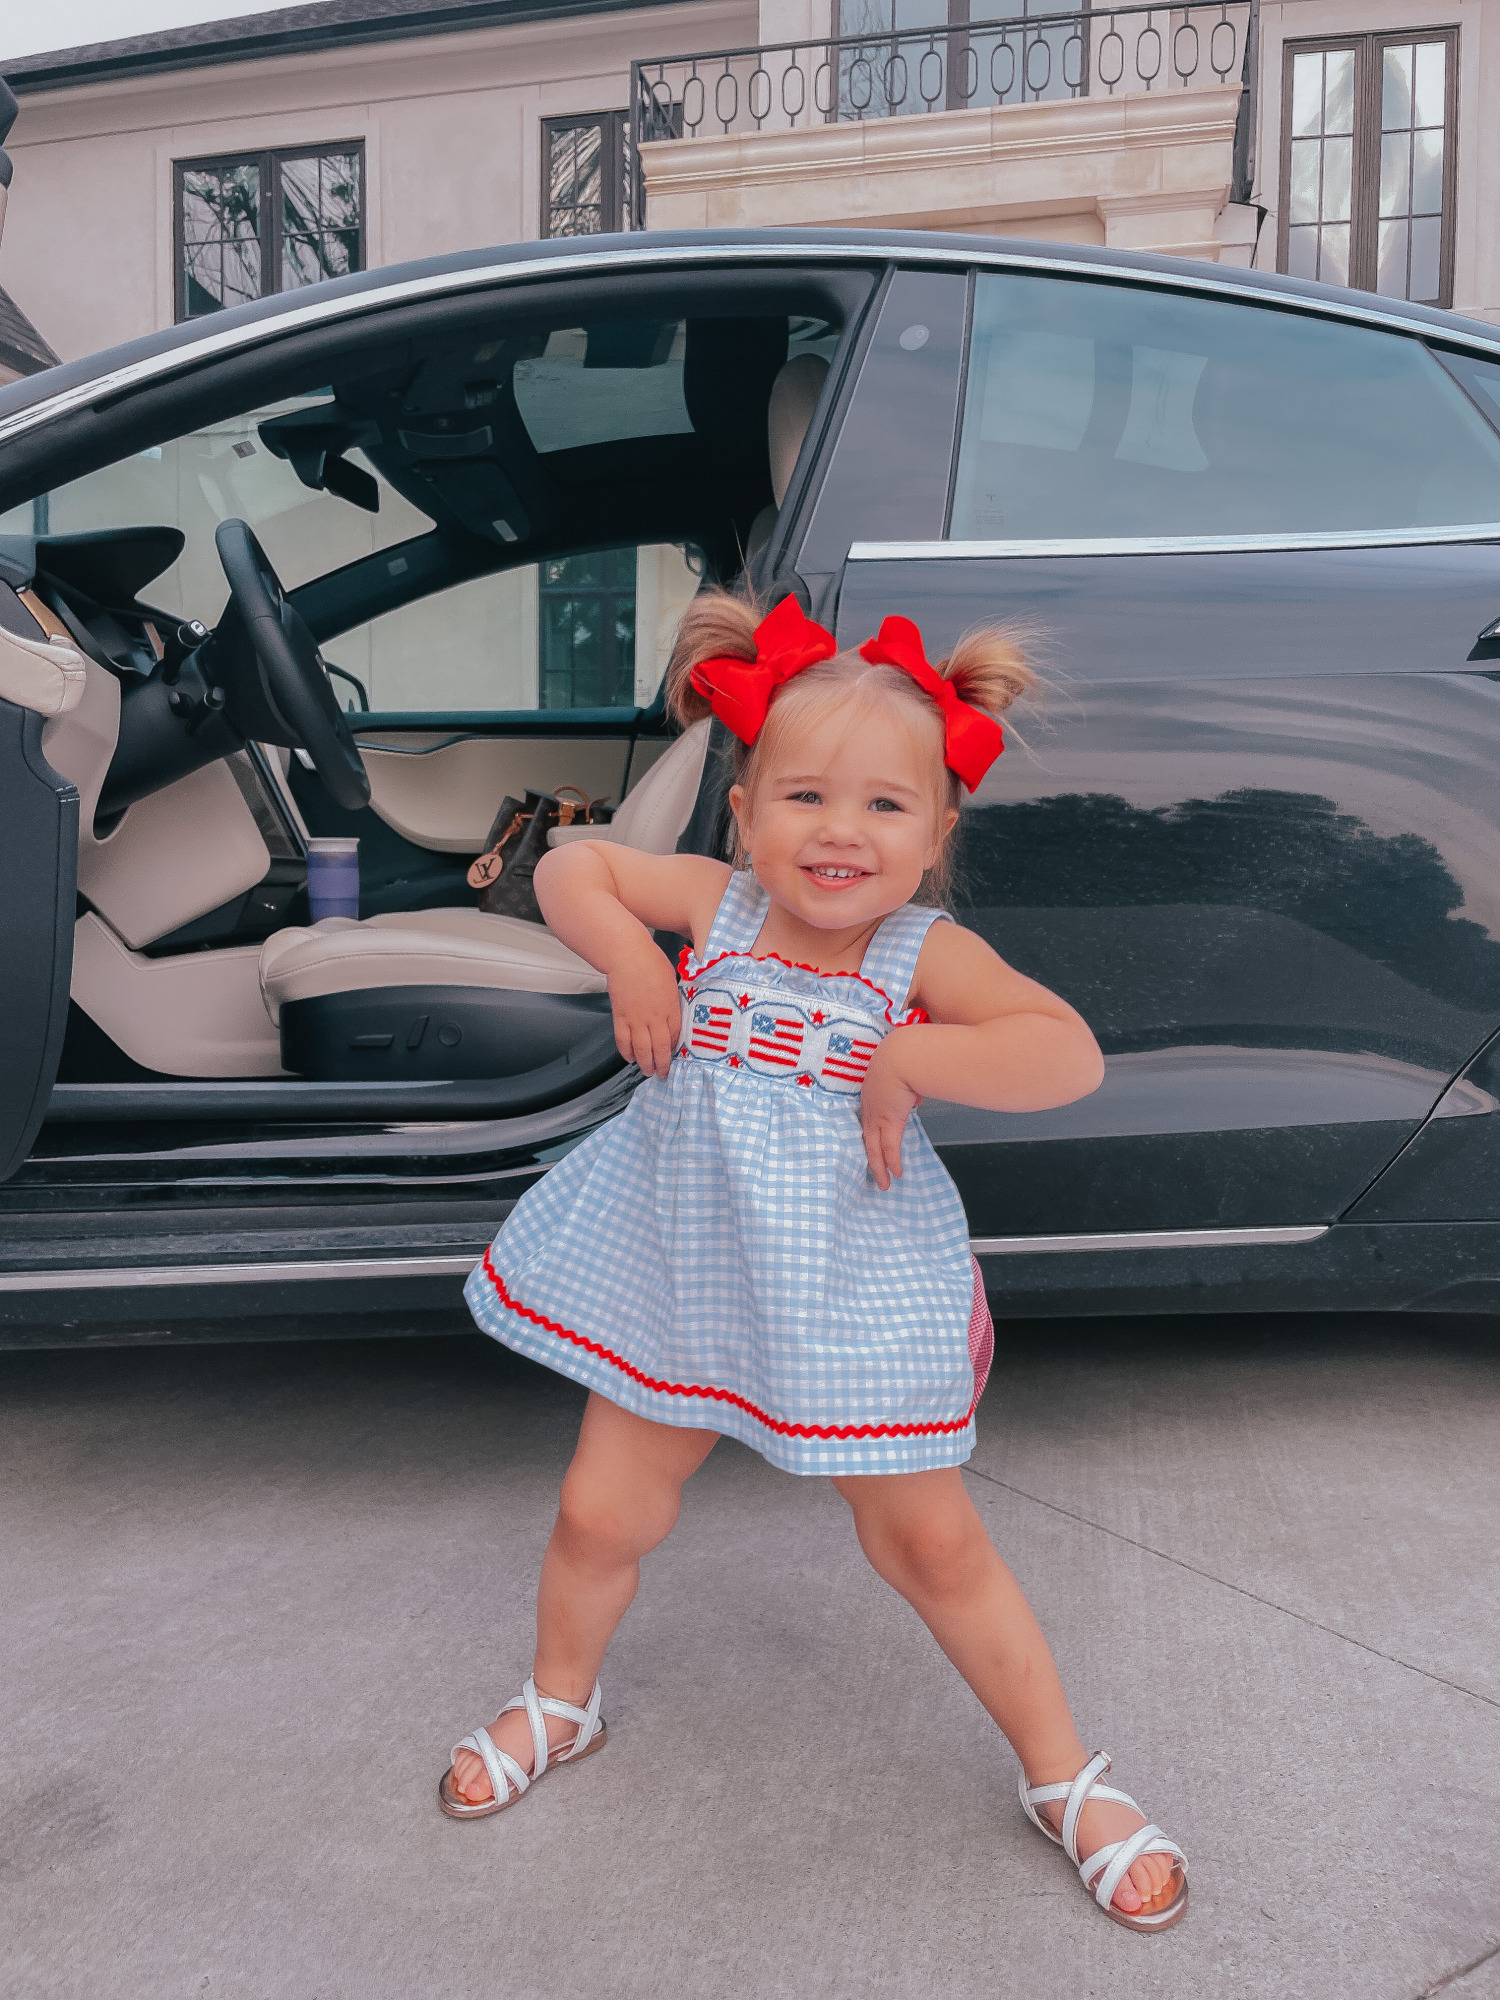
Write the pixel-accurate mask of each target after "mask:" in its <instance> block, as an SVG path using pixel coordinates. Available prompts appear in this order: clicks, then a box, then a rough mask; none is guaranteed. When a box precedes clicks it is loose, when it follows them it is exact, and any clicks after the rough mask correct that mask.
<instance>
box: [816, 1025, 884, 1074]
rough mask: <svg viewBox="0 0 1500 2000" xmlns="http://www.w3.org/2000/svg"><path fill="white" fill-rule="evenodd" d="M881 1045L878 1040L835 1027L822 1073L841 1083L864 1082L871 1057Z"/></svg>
mask: <svg viewBox="0 0 1500 2000" xmlns="http://www.w3.org/2000/svg"><path fill="white" fill-rule="evenodd" d="M879 1047H880V1044H879V1042H878V1041H866V1040H865V1039H864V1038H863V1037H862V1036H859V1035H851V1034H846V1033H845V1032H844V1031H843V1030H842V1029H839V1028H835V1029H834V1031H833V1033H832V1034H831V1035H830V1036H829V1037H828V1053H827V1055H826V1056H825V1057H824V1058H823V1070H822V1074H823V1075H824V1076H826V1077H832V1078H834V1079H835V1080H836V1081H838V1082H839V1083H863V1082H864V1080H865V1071H866V1070H867V1069H868V1068H869V1067H870V1058H871V1056H872V1055H874V1053H875V1051H876V1050H877V1049H878V1048H879Z"/></svg>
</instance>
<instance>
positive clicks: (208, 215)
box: [175, 139, 365, 320]
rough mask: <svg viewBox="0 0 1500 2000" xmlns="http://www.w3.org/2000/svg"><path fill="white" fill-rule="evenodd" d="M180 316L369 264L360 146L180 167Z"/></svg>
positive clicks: (347, 143) (357, 142)
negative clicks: (366, 259) (366, 253)
mask: <svg viewBox="0 0 1500 2000" xmlns="http://www.w3.org/2000/svg"><path fill="white" fill-rule="evenodd" d="M175 181H176V230H175V234H176V242H175V263H176V279H177V317H178V319H179V320H188V319H199V318H202V317H203V316H204V315H206V314H208V313H215V312H220V311H222V310H223V309H224V308H225V307H226V306H238V305H244V304H245V303H246V301H247V300H249V299H261V298H267V297H269V296H270V295H271V294H272V293H273V292H289V291H295V290H297V289H298V288H299V287H301V286H303V285H315V284H317V283H318V282H319V281H320V280H321V279H323V278H342V277H346V276H347V275H348V274H349V273H350V272H351V271H362V270H363V269H364V268H365V195H364V182H365V158H364V143H363V141H361V140H357V139H355V140H341V141H339V142H337V143H335V144H329V145H324V146H298V147H289V148H286V149H284V150H282V151H279V152H264V153H241V154H233V155H229V156H225V157H221V158H218V159H206V160H179V161H178V162H177V164H176V173H175Z"/></svg>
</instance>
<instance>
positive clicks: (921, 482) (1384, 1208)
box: [0, 231, 1500, 1345]
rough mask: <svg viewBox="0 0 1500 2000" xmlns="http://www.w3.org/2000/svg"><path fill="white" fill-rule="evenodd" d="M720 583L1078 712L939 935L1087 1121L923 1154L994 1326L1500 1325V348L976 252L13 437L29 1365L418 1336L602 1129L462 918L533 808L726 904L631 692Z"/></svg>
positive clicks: (701, 799) (573, 1046)
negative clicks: (991, 648)
mask: <svg viewBox="0 0 1500 2000" xmlns="http://www.w3.org/2000/svg"><path fill="white" fill-rule="evenodd" d="M742 575H748V580H749V581H750V582H751V583H752V584H753V585H754V587H755V589H756V590H757V592H758V594H759V595H760V597H761V598H762V600H763V601H766V602H768V603H769V602H775V601H776V600H778V599H779V598H780V597H781V596H782V595H784V594H785V593H787V592H792V593H794V594H795V595H796V596H797V597H798V598H799V600H800V601H801V602H802V604H803V605H804V606H805V607H806V608H807V609H808V610H809V611H810V612H812V613H813V615H815V616H816V617H818V618H820V619H822V620H824V621H825V622H827V623H830V624H832V625H833V626H834V627H835V628H836V630H837V633H838V636H839V638H840V640H841V641H842V642H844V643H850V642H855V641H858V640H860V639H862V638H864V637H865V636H866V635H867V634H869V633H871V632H873V631H874V630H875V628H876V627H877V626H878V624H879V622H880V620H881V619H882V617H883V616H885V615H886V614H887V613H889V612H893V611H900V612H904V613H907V614H909V615H910V616H912V617H914V618H916V619H917V620H918V622H919V623H920V625H921V626H922V628H923V631H924V633H925V635H926V637H927V641H928V645H929V650H930V651H931V652H932V653H933V654H934V656H936V654H937V652H938V651H940V650H941V649H944V648H945V647H946V646H947V645H948V644H949V642H950V641H951V640H952V639H953V638H954V637H955V636H956V635H957V634H958V633H959V632H960V631H961V630H962V629H963V628H964V627H966V626H968V625H970V624H972V623H974V622H976V621H979V620H991V619H996V618H999V619H1006V620H1013V621H1017V622H1019V623H1020V624H1022V625H1023V626H1025V627H1026V628H1027V629H1028V630H1029V631H1030V633H1031V634H1032V643H1033V646H1034V649H1035V652H1036V654H1037V656H1038V658H1039V659H1040V662H1041V664H1042V666H1043V668H1044V670H1045V672H1046V673H1047V675H1048V678H1049V680H1050V683H1051V692H1050V695H1049V699H1048V702H1047V705H1046V711H1045V714H1044V715H1042V716H1039V717H1037V718H1034V719H1033V720H1032V721H1031V722H1029V723H1024V722H1023V724H1022V726H1021V730H1020V738H1016V737H1015V736H1013V738H1012V742H1011V746H1010V748H1009V750H1008V751H1007V754H1006V755H1005V756H1004V757H1003V758H1002V759H1001V760H1000V761H999V763H997V764H996V765H995V767H994V769H993V770H992V772H991V773H990V775H989V777H988V778H987V779H986V780H985V782H984V784H983V785H982V786H981V788H980V790H979V791H978V792H977V793H976V794H975V796H974V798H973V800H972V801H971V802H970V805H969V808H968V810H967V812H966V814H965V819H964V823H963V828H962V837H961V845H960V856H959V873H960V883H959V890H958V896H957V902H956V905H955V907H956V910H957V914H958V915H959V917H960V919H961V921H963V922H965V923H968V924H970V925H971V926H973V928H975V929H976V930H978V931H979V932H981V933H982V934H983V935H984V936H985V937H986V938H988V939H989V940H990V941H991V942H992V943H993V944H994V945H995V946H996V947H997V948H998V949H999V951H1000V952H1001V953H1002V954H1003V955H1004V956H1005V957H1006V958H1008V959H1009V960H1011V961H1012V962H1014V963H1015V964H1017V965H1018V966H1019V967H1021V968H1022V969H1023V970H1024V971H1026V972H1027V973H1030V974H1033V975H1034V976H1035V977H1037V978H1038V979H1040V980H1042V981H1044V982H1045V983H1046V984H1047V985H1048V986H1051V987H1054V988H1055V989H1056V990H1057V991H1059V992H1060V993H1062V994H1063V995H1065V996H1066V997H1067V998H1068V999H1069V1000H1070V1001H1072V1002H1073V1003H1074V1004H1075V1005H1076V1006H1077V1007H1078V1008H1079V1009H1080V1010H1081V1012H1082V1013H1083V1015H1084V1016H1085V1018H1086V1019H1087V1020H1088V1021H1089V1023H1090V1024H1091V1025H1092V1027H1093V1028H1094V1030H1095V1031H1096V1033H1097V1034H1098V1036H1099V1039H1100V1042H1101V1044H1102V1046H1103V1048H1104V1051H1105V1054H1106V1056H1107V1058H1108V1074H1107V1078H1106V1081H1105V1083H1104V1085H1103V1087H1102V1088H1101V1089H1100V1090H1099V1091H1098V1092H1097V1093H1096V1094H1095V1095H1094V1096H1092V1097H1089V1098H1086V1099H1084V1100H1083V1101H1082V1102H1080V1103H1077V1104H1072V1105H1068V1106H1066V1107H1064V1108H1063V1109H1060V1110H1057V1111H1051V1112H1044V1113H1040V1114H1036V1115H1030V1116H1019V1115H1005V1114H999V1113H994V1112H987V1111H977V1110H971V1109H967V1108H962V1107H958V1106H950V1105H944V1104H929V1105H928V1106H927V1107H926V1108H925V1110H924V1112H923V1114H922V1115H923V1117H924V1119H925V1122H926V1124H927V1129H928V1131H929V1132H930V1134H931V1136H932V1138H933V1140H934V1141H935V1143H936V1144H937V1146H938V1148H939V1151H940V1152H941V1154H942V1156H943V1158H944V1160H945V1162H946V1164H947V1166H948V1168H949V1170H950V1172H951V1173H952V1175H953V1177H954V1179H955V1181H956V1182H957V1184H958V1187H959V1189H960V1191H961V1193H962V1195H963V1198H964V1201H965V1203H966V1205H967V1208H968V1213H969V1217H970V1224H971V1229H972V1234H973V1238H974V1245H975V1249H976V1252H977V1253H978V1254H979V1256H980V1257H981V1259H982V1261H983V1267H984V1272H985V1276H986V1280H987V1283H988V1284H989V1286H990V1288H991V1290H992V1292H993V1294H994V1295H995V1296H996V1299H997V1303H998V1304H999V1305H1000V1306H1001V1307H1002V1308H1004V1309H1005V1310H1007V1311H1009V1312H1012V1313H1017V1312H1021V1313H1028V1314H1035V1313H1064V1312H1067V1313H1073V1312H1080V1311H1112V1312H1113V1311H1119V1310H1136V1311H1163V1310H1167V1311H1170V1310H1188V1309H1200V1308H1205V1307H1211V1308H1216V1309H1222V1310H1248V1309H1261V1308H1267V1307H1288V1308H1292V1307H1295V1308H1308V1307H1325V1308H1333V1307H1348V1306H1355V1305H1375V1306H1383V1307H1391V1306H1412V1305H1418V1304H1420V1305H1422V1306H1424V1307H1439V1308H1452V1309H1461V1310H1481V1309H1482V1310H1489V1309H1491V1308H1492V1307H1493V1306H1494V1305H1495V1304H1496V1303H1497V1302H1500V330H1494V329H1488V328H1486V327H1483V326H1480V325H1476V324H1474V323H1470V322H1465V321H1462V320H1459V319H1457V318H1454V317H1452V316H1450V315H1445V314H1442V313H1438V312H1432V311H1427V310H1424V309H1421V308H1417V307H1408V306H1405V305H1401V304H1396V303H1392V302H1389V301H1386V300H1382V299H1378V298H1375V297H1372V296H1369V295H1364V294H1356V293H1351V292H1339V291H1333V290H1329V289H1326V288H1321V287H1317V286H1312V285H1304V284H1300V283H1295V282H1292V281H1290V280H1287V279H1281V278H1274V277H1267V276H1262V275H1258V274H1251V273H1247V272H1239V271H1230V270H1220V269H1217V268H1213V267H1210V266H1206V265H1202V264H1188V263H1178V262H1174V261H1171V260H1166V259H1158V258H1150V257H1126V256H1121V255H1116V254H1114V253H1106V252H1100V251H1088V250H1079V249H1073V248H1066V249H1063V248H1051V247H1049V246H1046V245H1040V244H1034V243H1025V244H1021V243H1015V244H1008V243H1004V242H997V241H995V240H993V239H990V238H985V239H970V238H964V237H959V236H948V235H943V236H937V235H916V234H896V235H880V234H873V233H865V232H843V231H827V232H809V231H789V232H787V233H786V234H784V235H778V234H772V233H738V234H736V233H718V234H714V233H706V234H703V235H694V236H681V235H633V236H626V237H619V238H595V239H583V240H572V241H563V242H553V243H548V244H541V245H522V246H519V247H514V248H510V249H505V250H497V251H490V252H480V253H475V254H473V255H468V256H461V257H449V258H444V259H438V260H434V261H432V262H428V263H424V264H415V265H408V266H403V267H401V268H398V269H391V270H382V271H375V272H371V273H368V274H365V275H363V276H360V277H357V278H353V279H349V280H346V281H342V282H340V283H336V284H332V285H326V286H320V287H316V288H314V289H312V290H309V291H304V292H295V293H292V294H289V295H284V296H282V297H279V298H275V299H271V300H268V301H265V302H263V303H260V304H256V305H251V306H247V307H245V308H243V309H240V310H237V311H232V312H226V313H221V314H218V315H215V316H213V317H211V318H208V319H204V320H201V321H197V322H194V323H190V324H187V325H184V326H180V327H178V328H176V329H175V330H173V331H171V332H168V333H164V334H161V335H158V336H156V337H153V338H151V339H148V340H143V341H139V342H136V343H134V344H132V345H130V346H127V347H123V348H120V349H117V350H115V351H113V352H111V353H108V354H105V355H102V356H99V357H96V358H94V359H91V360H88V361H85V362H78V363H71V364H68V365H66V366H64V367H61V368H58V369H54V370H52V371H50V372H49V373H47V374H44V375H41V376H37V377H34V378H33V379H31V380H30V381H27V382H22V383H18V384H15V385H13V386H12V387H10V388H8V389H6V390H3V391H0V696H3V697H4V698H3V699H0V829H3V835H0V837H3V851H4V855H5V870H4V888H3V898H4V903H3V907H4V916H5V923H4V940H5V1007H4V1013H3V1035H4V1061H3V1067H0V1161H3V1167H0V1325H3V1326H4V1327H5V1328H6V1329H7V1332H6V1334H5V1335H4V1338H5V1339H6V1340H8V1342H9V1343H10V1344H12V1345H20V1344H27V1343H45V1342H57V1341H61V1340H66V1339H70V1338H77V1339H84V1338H88V1339H93V1340H98V1339H112V1338H120V1339H124V1338H140V1337H150V1336H161V1337H165V1336H167V1335H172V1334H178V1335H180V1334H189V1333H193V1332H198V1333H200V1334H201V1333H210V1334H211V1333H213V1332H214V1331H215V1330H218V1331H220V1332H224V1333H232V1332H233V1331H234V1322H235V1321H236V1320H237V1319H243V1317H244V1316H246V1315H250V1314H253V1315H255V1316H256V1320H257V1326H258V1328H259V1329H260V1330H262V1331H264V1332H266V1333H277V1332H280V1333H292V1332H296V1331H297V1330H299V1329H301V1330H305V1331H310V1332H317V1331H319V1330H320V1328H322V1327H324V1326H326V1325H327V1324H328V1321H327V1320H326V1317H324V1316H326V1315H327V1314H329V1313H335V1312H337V1313H345V1312H351V1311H353V1312H357V1313H359V1314H360V1315H363V1316H364V1317H363V1320H362V1323H363V1324H365V1325H367V1326H368V1327H370V1328H371V1329H372V1330H378V1329H380V1328H381V1327H388V1328H393V1329H394V1328H397V1327H402V1326H412V1325H416V1324H419V1323H420V1320H421V1315H423V1314H424V1313H431V1312H434V1311H436V1310H439V1309H446V1308H450V1307H452V1306H453V1305H455V1304H456V1303H457V1301H458V1296H459V1289H460V1285H461V1281H462V1278H463V1275H464V1274H465V1273H466V1272H467V1271H468V1269H469V1268H470V1265H471V1264H472V1262H473V1260H474V1258H475V1256H476V1255H477V1253H478V1251H479V1250H480V1248H481V1246H482V1245H483V1244H484V1243H485V1242H486V1241H487V1240H488V1238H489V1237H490V1236H491V1235H492V1234H493V1232H494V1230H495V1228H496V1226H497V1224H498V1222H499V1221H500V1219H501V1218H502V1216H503V1215H504V1214H505V1212H506V1210H507V1208H508V1207H509V1205H510V1204H511V1203H512V1202H513V1201H514V1200H515V1199H516V1197H517V1196H518V1195H519V1194H520V1193H521V1192H523V1191H524V1189H525V1188H526V1187H527V1186H528V1185H530V1184H531V1183H532V1182H533V1181H534V1180H535V1179H536V1178H537V1177H538V1176H539V1175H540V1174H542V1173H544V1172H545V1171H546V1170H547V1167H548V1165H549V1164H550V1163H551V1162H552V1161H554V1160H556V1159H558V1158H559V1157H560V1156H561V1155H562V1154H563V1153H565V1152H566V1151H567V1150H568V1148H569V1147H570V1146H572V1145H573V1144H574V1143H576V1141H577V1140H578V1139H579V1137H580V1136H582V1135H583V1134H584V1133H586V1132H587V1131H589V1130H591V1129H593V1128H594V1127H596V1126H597V1125H598V1124H599V1123H600V1122H601V1121H602V1120H604V1119H606V1118H609V1117H610V1116H612V1115H613V1114H615V1113H616V1112H617V1111H618V1110H619V1109H620V1107H621V1106H622V1105H623V1104H624V1103H625V1101H626V1100H627V1098H628V1096H629V1093H630V1091H631V1089H632V1088H633V1085H634V1083H635V1082H636V1081H637V1078H636V1076H635V1074H634V1073H633V1072H631V1071H627V1070H625V1069H623V1068H622V1066H621V1064H620V1060H619V1058H618V1056H617V1054H616V1053H615V1049H614V1043H613V1038H612V1034H611V1029H610V1020H609V1014H608V1006H607V999H606V996H605V995H604V993H603V991H602V982H601V981H600V979H599V976H598V975H597V974H596V973H594V972H593V970H592V968H590V967H589V966H587V965H586V964H584V962H583V961H582V960H580V959H577V958H575V957H574V956H573V954H571V953H570V952H568V951H566V950H565V949H564V948H563V947H562V946H561V945H560V944H559V943H558V942H557V941H556V940H555V939H553V938H552V937H551V936H550V935H549V934H548V933H547V932H546V931H545V929H543V928H542V927H541V926H540V925H538V924H536V923H533V922H528V921H526V920H525V919H524V918H523V917H516V916H494V915H486V914H484V913H482V912H481V911H479V910H478V909H477V907H476V903H475V891H474V890H473V889H472V888H471V887H470V885H469V882H468V880H467V870H468V868H469V866H470V864H471V863H472V862H473V861H474V859H475V857H476V855H477V854H479V852H480V851H481V849H482V848H483V846H484V844H485V839H486V834H487V830H488V827H489V825H490V822H491V821H492V819H493V817H494V815H495V812H496V809H497V808H498V807H499V805H500V802H501V800H502V798H503V797H504V796H505V795H507V794H514V795H517V796H519V795H520V794H521V793H523V792H524V791H525V790H526V789H527V788H528V787H530V788H533V789H537V790H544V791H551V792H556V791H557V790H558V788H559V787H561V786H563V785H569V784H571V785H573V786H576V787H577V788H578V789H579V790H580V791H581V792H583V793H584V794H586V795H588V796H589V797H600V796H603V797H608V798H610V799H613V800H614V801H616V802H618V803H619V807H620V809H619V812H618V814H617V817H616V818H615V820H614V822H613V825H612V827H611V829H610V833H611V836H612V837H615V838H620V839H626V840H629V841H632V842H633V843H634V844H636V845H639V846H645V847H649V848H651V849H652V850H653V851H657V852H666V851H672V850H674V849H677V850H683V851H694V852H705V853H706V852H717V851H719V849H720V846H721V843H722V841H723V839H724V834H725V824H726V805H725V792H726V783H727V780H726V764H725V759H724V755H723V751H724V743H723V740H722V738H721V737H720V736H719V735H718V734H717V733H715V732H716V731H717V729H718V725H715V726H714V730H713V731H711V730H710V728H709V725H707V724H700V725H699V726H698V728H697V729H696V730H695V731H690V732H688V733H687V734H686V735H685V736H682V737H679V738H675V739H674V736H673V732H672V729H671V726H670V725H669V723H668V721H667V719H666V717H665V714H664V712H663V708H662V703H661V698H660V694H659V691H658V682H659V673H660V666H661V655H662V642H663V636H664V635H665V634H667V633H668V632H669V631H670V627H671V622H672V618H673V616H674V615H675V612H676V610H677V609H678V608H680V604H681V603H682V602H683V601H685V598H686V595H687V594H690V592H691V591H692V590H693V589H694V588H695V587H696V585H697V582H698V580H699V579H700V578H702V577H709V578H712V579H715V580H718V581H721V582H725V583H732V582H734V581H735V580H736V579H737V578H739V577H741V576H742ZM226 590H227V601H226ZM1021 739H1024V740H1021ZM350 835H353V836H357V837H358V839H359V841H360V863H361V891H360V893H361V900H360V905H359V909H360V914H359V918H358V920H357V921H356V920H354V919H352V918H351V919H348V920H344V921H335V922H333V923H331V924H330V923H327V922H325V923H322V924H320V925H318V926H317V927H316V928H313V927H311V926H310V923H309V909H308V900H307V889H306V872H307V871H306V853H307V842H308V841H309V840H310V839H313V838H318V837H329V836H350ZM561 837H567V830H566V829H563V830H561ZM663 943H664V944H665V945H667V946H668V947H670V945H671V940H667V939H664V940H663ZM620 1252H621V1254H622V1255H626V1256H628V1255H629V1254H630V1246H629V1245H628V1244H626V1245H621V1246H620Z"/></svg>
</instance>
